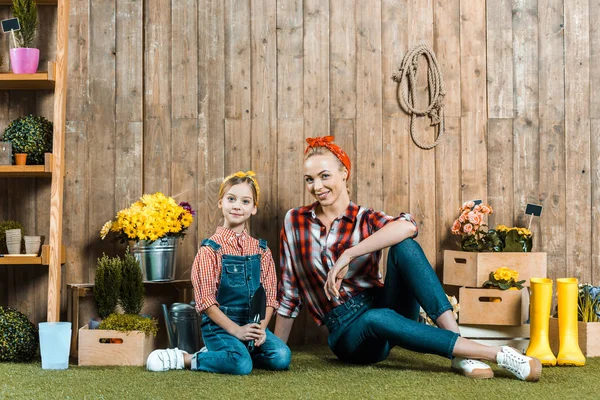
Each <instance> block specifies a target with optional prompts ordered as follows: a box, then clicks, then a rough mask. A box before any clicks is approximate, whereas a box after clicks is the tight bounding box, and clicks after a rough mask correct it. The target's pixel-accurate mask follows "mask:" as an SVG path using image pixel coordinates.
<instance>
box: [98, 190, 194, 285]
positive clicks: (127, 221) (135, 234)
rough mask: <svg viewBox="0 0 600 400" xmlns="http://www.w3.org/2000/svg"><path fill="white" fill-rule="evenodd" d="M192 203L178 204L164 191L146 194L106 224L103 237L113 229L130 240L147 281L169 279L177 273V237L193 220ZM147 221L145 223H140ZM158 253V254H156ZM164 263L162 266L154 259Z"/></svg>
mask: <svg viewBox="0 0 600 400" xmlns="http://www.w3.org/2000/svg"><path fill="white" fill-rule="evenodd" d="M194 215H195V211H194V210H192V207H191V206H190V204H189V203H186V202H181V203H179V204H177V203H176V202H175V199H173V198H172V197H169V196H165V195H164V194H163V193H160V192H157V193H154V194H145V195H143V196H142V197H141V198H140V199H139V200H138V201H136V202H135V203H133V204H132V205H131V206H129V207H128V208H126V209H124V210H121V211H119V212H118V213H117V215H116V217H115V219H114V220H110V221H108V222H106V223H105V224H104V226H103V227H102V229H101V231H100V237H101V238H102V239H104V238H106V236H107V235H108V234H109V233H110V232H112V233H113V234H115V235H116V237H117V238H118V239H119V241H120V242H129V247H130V248H131V252H132V253H133V255H134V256H135V257H136V258H137V260H138V261H139V263H140V265H141V268H142V273H143V277H144V281H150V282H160V281H170V280H173V279H174V277H175V251H176V249H177V244H178V240H179V239H180V238H183V237H184V236H185V233H186V230H187V229H188V228H189V226H190V225H191V224H192V222H193V221H194ZM140 221H144V223H140ZM157 255H159V257H157ZM157 262H160V263H164V265H163V264H161V265H160V266H157V265H155V264H154V263H157Z"/></svg>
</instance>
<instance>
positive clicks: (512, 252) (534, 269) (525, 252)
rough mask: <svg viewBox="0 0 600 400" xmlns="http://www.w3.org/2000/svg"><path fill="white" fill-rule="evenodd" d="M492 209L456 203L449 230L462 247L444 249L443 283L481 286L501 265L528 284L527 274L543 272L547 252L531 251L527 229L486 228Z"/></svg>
mask: <svg viewBox="0 0 600 400" xmlns="http://www.w3.org/2000/svg"><path fill="white" fill-rule="evenodd" d="M492 213H493V210H492V207H491V206H490V205H488V204H483V203H481V204H475V202H474V201H467V202H465V203H464V204H463V205H462V206H461V207H460V215H459V217H458V218H457V219H456V220H455V221H454V223H453V224H452V228H451V232H452V234H453V235H457V236H460V237H461V241H460V247H461V250H462V251H455V250H445V251H444V271H443V275H444V283H445V284H447V285H454V286H467V287H471V288H481V287H482V286H483V284H484V282H486V281H488V278H489V276H490V274H491V273H492V274H493V273H494V271H496V270H497V269H498V268H500V267H502V266H510V268H511V269H512V270H515V271H516V272H517V273H518V274H520V276H521V279H523V280H524V281H525V286H529V279H530V278H531V277H545V276H546V262H547V255H546V253H544V252H536V253H532V252H531V244H532V234H531V231H529V230H528V229H525V228H508V227H506V226H504V225H498V226H497V227H496V229H487V223H486V221H485V219H486V218H487V216H488V215H489V214H492ZM461 301H462V299H461Z"/></svg>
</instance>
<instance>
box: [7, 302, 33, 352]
mask: <svg viewBox="0 0 600 400" xmlns="http://www.w3.org/2000/svg"><path fill="white" fill-rule="evenodd" d="M38 348H39V336H38V330H37V328H36V327H35V325H34V324H33V323H32V322H31V321H30V320H29V318H27V316H26V315H25V314H23V313H21V312H19V311H17V310H14V309H12V308H9V307H3V306H0V361H31V360H32V359H33V357H35V355H36V354H37V350H38Z"/></svg>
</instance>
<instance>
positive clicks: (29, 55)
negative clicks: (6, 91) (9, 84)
mask: <svg viewBox="0 0 600 400" xmlns="http://www.w3.org/2000/svg"><path fill="white" fill-rule="evenodd" d="M39 62H40V50H39V49H30V48H24V47H17V48H15V49H10V66H11V68H12V71H13V73H14V74H35V73H36V72H37V68H38V64H39Z"/></svg>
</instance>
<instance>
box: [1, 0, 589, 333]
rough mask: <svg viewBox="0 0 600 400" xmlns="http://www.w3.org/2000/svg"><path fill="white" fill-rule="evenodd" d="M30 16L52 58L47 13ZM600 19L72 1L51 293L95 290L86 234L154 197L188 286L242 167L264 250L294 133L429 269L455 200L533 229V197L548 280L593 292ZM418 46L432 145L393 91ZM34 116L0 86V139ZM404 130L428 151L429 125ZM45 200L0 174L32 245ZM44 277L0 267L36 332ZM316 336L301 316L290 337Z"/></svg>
mask: <svg viewBox="0 0 600 400" xmlns="http://www.w3.org/2000/svg"><path fill="white" fill-rule="evenodd" d="M571 3H572V4H571ZM41 9H42V10H43V11H42V12H41V14H40V19H41V20H42V21H43V24H42V26H43V27H42V29H41V32H40V33H41V34H40V39H39V42H40V46H41V48H42V58H44V59H52V52H53V35H54V34H53V32H54V30H53V29H54V27H53V22H52V21H53V18H54V17H55V15H53V11H51V8H41ZM8 14H9V11H8V8H7V7H0V19H2V18H5V17H7V16H8ZM599 16H600V5H599V4H597V2H592V1H589V0H578V1H575V2H569V5H568V7H567V6H566V2H565V1H564V0H519V1H513V0H494V1H487V4H486V2H481V1H478V0H364V1H358V0H330V1H319V0H224V1H223V0H200V1H196V0H144V1H142V0H94V1H90V0H71V17H70V18H71V28H70V30H69V87H68V101H67V106H68V113H67V143H66V161H67V167H66V170H67V175H66V182H65V183H66V185H65V216H64V243H65V245H66V246H67V260H68V262H67V264H66V266H65V268H64V274H63V276H64V282H88V281H93V278H94V270H95V260H96V259H97V257H99V256H100V255H101V254H102V252H108V253H116V252H117V251H122V248H121V247H119V246H115V245H114V244H112V243H110V242H101V241H100V240H99V238H98V231H99V229H100V227H101V226H102V224H103V223H104V222H105V221H106V220H108V219H110V218H111V217H113V216H114V214H115V212H116V211H117V210H119V209H121V208H122V207H124V206H126V205H128V204H129V203H131V202H132V201H133V200H135V199H136V198H137V197H138V196H140V195H141V194H142V193H144V192H154V191H158V190H160V191H163V192H165V193H168V194H171V195H177V196H178V199H179V200H186V201H189V202H190V203H192V204H193V205H194V206H195V207H196V208H197V209H198V218H197V220H196V222H195V223H194V225H193V229H191V232H190V234H189V235H188V236H187V238H186V240H185V241H184V242H183V245H182V247H181V249H180V251H179V252H178V258H177V259H178V264H179V269H178V276H179V277H188V276H189V271H190V266H191V263H192V260H193V257H194V255H195V252H196V249H197V244H198V241H199V240H200V239H201V238H204V237H206V236H208V235H210V234H211V233H212V232H213V231H214V229H215V227H216V226H217V225H218V224H219V223H220V221H221V220H222V219H221V217H220V215H219V213H218V210H217V207H216V203H217V193H218V187H219V184H220V182H221V180H222V178H223V177H224V176H225V175H227V174H229V173H231V172H234V171H236V170H239V169H248V168H252V169H254V170H255V171H256V172H257V174H258V178H259V181H260V182H261V186H262V196H261V204H260V209H259V213H258V214H257V215H256V217H255V218H254V219H253V221H252V232H253V234H254V235H256V236H259V237H263V238H266V239H267V240H268V241H269V244H270V246H271V249H272V251H273V253H274V254H277V253H278V243H277V242H278V232H279V229H280V226H281V222H282V219H283V216H284V215H285V212H286V211H287V210H288V209H290V208H291V207H295V206H299V205H302V204H305V203H307V202H309V201H310V199H309V197H308V195H307V194H306V193H305V190H304V188H303V183H302V178H301V174H302V173H301V171H302V151H303V149H304V146H305V142H304V139H305V138H307V137H311V136H316V135H326V134H328V133H332V134H334V135H335V136H336V140H337V142H338V143H339V144H341V145H342V146H343V147H344V148H345V149H346V150H347V152H348V153H349V155H350V157H351V158H352V160H353V163H354V164H353V165H354V167H353V171H352V177H351V182H350V184H351V196H352V198H353V199H354V200H355V201H357V202H359V203H360V204H363V205H366V206H370V207H374V208H376V209H383V210H385V211H387V212H388V213H397V212H399V211H408V212H410V213H412V214H414V216H415V218H416V219H417V220H418V221H419V224H420V236H419V239H418V240H419V242H420V243H421V244H422V245H423V247H424V249H425V252H426V254H427V256H428V258H429V260H430V261H431V263H432V265H434V267H435V268H436V269H438V271H439V269H440V268H441V260H442V254H443V250H444V249H445V248H452V246H454V244H453V243H454V242H453V239H454V238H452V237H450V235H449V226H450V224H451V223H452V221H453V220H454V218H455V217H456V212H457V209H458V207H459V205H460V203H461V202H462V201H464V200H468V199H473V198H482V199H484V200H486V201H488V202H489V203H490V204H491V205H492V206H493V208H494V210H495V213H494V214H493V215H492V217H491V218H490V223H491V225H495V224H499V223H502V224H506V225H510V224H519V225H525V224H527V223H528V221H527V219H525V218H523V211H524V207H525V204H526V203H527V202H534V203H540V204H543V205H544V214H543V217H542V218H541V219H540V220H537V219H536V220H534V222H533V224H532V228H533V230H534V234H535V249H536V250H543V251H547V252H548V260H549V276H550V277H552V278H556V277H564V276H576V277H578V278H579V279H580V280H581V281H583V282H593V283H595V284H600V245H599V244H598V241H597V240H596V241H594V240H592V238H593V237H598V235H599V234H600V218H599V217H598V215H599V212H598V211H599V208H600V206H599V202H600V189H599V187H600V185H599V184H600V164H599V163H598V157H599V155H600V140H598V137H599V135H600V95H599V94H598V92H599V91H598V88H599V87H600V71H599V70H598V69H594V68H592V67H591V66H592V65H595V61H598V60H600V29H599V28H598V27H597V26H596V24H593V23H591V21H596V20H597V19H598V18H597V17H599ZM417 44H426V45H428V46H430V47H432V48H433V49H434V51H435V53H436V55H437V58H438V61H439V64H440V67H441V69H442V73H443V76H444V80H445V85H446V89H447V96H446V98H445V115H446V119H445V122H446V133H445V136H444V138H443V139H442V141H441V143H440V145H439V146H438V147H437V148H436V149H435V150H430V151H424V150H420V149H418V148H417V147H416V146H415V145H414V144H413V143H412V140H411V139H410V136H409V135H408V126H409V125H408V122H409V119H408V117H407V116H406V115H405V114H404V112H403V111H402V110H401V109H400V108H399V106H398V102H397V85H396V84H395V83H394V82H393V81H392V80H391V75H392V74H393V73H394V72H395V71H396V70H397V68H398V66H399V64H400V62H401V60H402V57H403V56H404V54H405V53H406V52H407V50H408V49H409V48H411V47H412V46H414V45H417ZM0 48H1V49H3V51H4V53H5V54H7V51H6V50H7V48H8V43H7V41H6V40H5V38H4V37H2V38H0ZM5 58H7V57H5ZM424 65H425V63H424V62H421V64H420V66H421V68H422V71H421V73H420V76H419V79H420V80H419V84H418V86H419V87H418V95H417V97H418V102H419V104H420V105H423V104H424V103H425V102H426V101H427V93H426V91H425V90H426V88H425V82H426V81H425V72H424V69H423V68H424ZM7 68H8V67H7V66H4V67H3V70H7ZM28 112H35V113H40V114H42V115H46V116H48V117H51V115H50V113H51V98H49V96H48V95H47V94H43V93H38V94H35V93H28V92H11V93H7V92H0V129H4V127H5V126H6V125H7V124H8V122H9V121H10V120H11V119H12V118H16V117H18V116H20V115H22V114H24V113H28ZM417 126H418V135H420V138H421V139H422V140H431V139H433V135H434V134H433V130H432V128H430V127H428V121H424V120H423V121H419V122H418V124H417ZM48 191H49V183H48V182H46V181H43V180H34V181H31V180H29V181H27V180H6V179H0V218H1V219H7V218H13V219H15V218H16V219H19V220H20V221H21V222H23V223H24V224H25V225H26V228H27V229H28V230H29V231H36V232H37V233H41V234H44V232H45V231H46V230H47V225H48V221H47V220H48V210H47V199H48ZM36 195H37V196H36ZM46 281H47V277H46V274H45V273H44V270H42V269H39V268H37V269H36V268H32V267H19V268H17V267H6V266H3V267H2V268H0V303H2V304H5V303H7V304H10V305H12V306H16V307H18V308H20V309H22V310H24V311H26V312H27V313H28V314H29V315H30V316H31V317H32V318H33V319H34V320H36V321H40V320H44V319H45V310H46V305H45V291H46V286H45V285H46ZM64 282H63V288H64ZM65 299H66V297H65V296H63V298H62V300H63V311H64V309H65V307H64V305H65V301H66V300H65ZM63 316H64V314H63ZM323 337H324V333H323V330H318V329H316V328H315V327H314V324H313V323H312V321H310V319H309V317H308V316H307V315H306V314H303V315H302V316H301V317H300V318H299V319H298V322H297V323H296V324H295V330H294V332H293V336H292V339H293V341H294V342H314V341H322V340H323Z"/></svg>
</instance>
